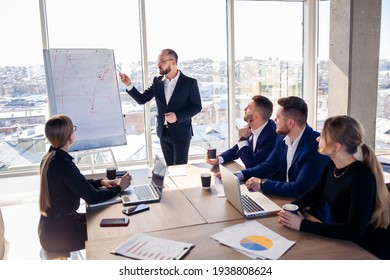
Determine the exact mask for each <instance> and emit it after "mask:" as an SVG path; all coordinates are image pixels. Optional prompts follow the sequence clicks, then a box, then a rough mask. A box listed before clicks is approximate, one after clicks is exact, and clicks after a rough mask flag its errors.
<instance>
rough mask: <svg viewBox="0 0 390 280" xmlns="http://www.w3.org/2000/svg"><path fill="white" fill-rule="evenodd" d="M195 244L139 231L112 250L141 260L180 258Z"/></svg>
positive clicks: (117, 253) (113, 252)
mask: <svg viewBox="0 0 390 280" xmlns="http://www.w3.org/2000/svg"><path fill="white" fill-rule="evenodd" d="M193 247H194V244H191V243H185V242H179V241H174V240H170V239H164V238H158V237H153V236H150V235H147V234H143V233H138V234H136V235H134V236H132V237H131V238H129V239H128V240H127V241H125V242H124V243H122V244H121V245H120V246H118V247H117V248H115V249H114V250H112V251H111V253H112V254H116V255H121V256H125V257H129V258H133V259H141V260H178V259H181V258H183V257H184V255H185V254H186V253H187V252H188V251H190V250H191V249H192V248H193Z"/></svg>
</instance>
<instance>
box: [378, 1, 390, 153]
mask: <svg viewBox="0 0 390 280" xmlns="http://www.w3.org/2000/svg"><path fill="white" fill-rule="evenodd" d="M381 20H382V22H381V40H380V54H379V75H378V103H377V120H376V122H377V126H376V143H375V148H376V149H377V151H378V153H382V152H384V153H387V154H388V153H389V150H390V1H382V17H381Z"/></svg>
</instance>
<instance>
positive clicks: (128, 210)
mask: <svg viewBox="0 0 390 280" xmlns="http://www.w3.org/2000/svg"><path fill="white" fill-rule="evenodd" d="M146 210H149V206H148V205H146V204H139V205H136V206H132V207H129V208H125V209H123V210H122V212H123V214H126V215H127V216H130V215H134V214H137V213H140V212H143V211H146Z"/></svg>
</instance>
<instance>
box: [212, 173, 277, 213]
mask: <svg viewBox="0 0 390 280" xmlns="http://www.w3.org/2000/svg"><path fill="white" fill-rule="evenodd" d="M219 169H220V172H221V179H222V185H223V189H224V192H225V197H226V199H227V200H228V201H229V202H230V203H231V204H232V205H233V206H234V207H235V208H236V209H237V210H238V211H239V212H240V213H241V214H242V215H243V216H244V217H246V218H254V217H260V216H264V215H270V214H274V213H276V212H278V211H280V210H281V208H280V207H279V205H277V204H276V203H275V202H273V201H272V200H271V199H269V198H268V197H266V196H265V195H264V194H263V193H261V192H249V191H248V192H245V193H241V186H240V180H239V179H238V178H237V176H236V175H235V174H233V173H232V172H231V171H229V170H228V169H227V168H226V167H224V166H223V165H219Z"/></svg>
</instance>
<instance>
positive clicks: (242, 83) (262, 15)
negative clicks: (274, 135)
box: [234, 1, 303, 124]
mask: <svg viewBox="0 0 390 280" xmlns="http://www.w3.org/2000/svg"><path fill="white" fill-rule="evenodd" d="M302 5H303V4H302V3H301V2H280V1H235V18H234V22H235V56H236V65H235V67H236V88H235V93H236V108H237V112H236V116H239V117H238V122H241V124H242V121H241V120H242V117H243V109H244V108H245V106H246V104H247V103H248V101H249V100H250V99H251V97H252V96H253V95H255V94H261V95H264V96H266V97H268V98H269V99H270V100H271V101H272V102H273V103H274V104H277V100H278V99H279V98H281V97H284V96H289V95H296V96H302V48H303V37H302V36H303V35H302V34H303V30H302V26H303V24H302V23H303V6H302Z"/></svg>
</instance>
